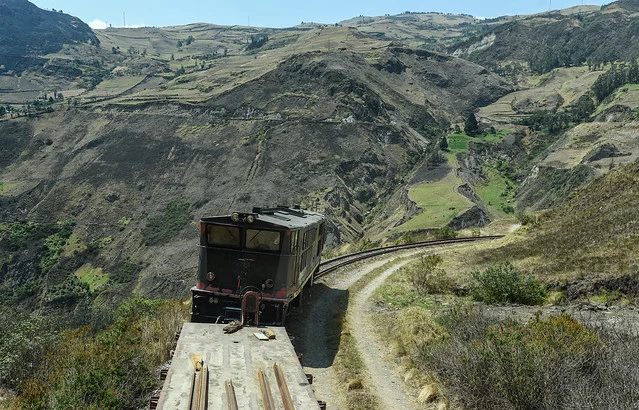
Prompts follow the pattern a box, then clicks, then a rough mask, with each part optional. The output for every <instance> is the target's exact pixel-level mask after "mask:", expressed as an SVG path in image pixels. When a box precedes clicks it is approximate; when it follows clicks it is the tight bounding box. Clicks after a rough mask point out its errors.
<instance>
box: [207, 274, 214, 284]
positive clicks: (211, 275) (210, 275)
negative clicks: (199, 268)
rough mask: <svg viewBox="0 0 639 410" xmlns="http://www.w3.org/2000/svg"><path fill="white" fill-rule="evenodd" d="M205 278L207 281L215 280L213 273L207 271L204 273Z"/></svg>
mask: <svg viewBox="0 0 639 410" xmlns="http://www.w3.org/2000/svg"><path fill="white" fill-rule="evenodd" d="M206 280H208V281H209V282H213V281H214V280H215V273H213V272H209V273H207V274H206Z"/></svg>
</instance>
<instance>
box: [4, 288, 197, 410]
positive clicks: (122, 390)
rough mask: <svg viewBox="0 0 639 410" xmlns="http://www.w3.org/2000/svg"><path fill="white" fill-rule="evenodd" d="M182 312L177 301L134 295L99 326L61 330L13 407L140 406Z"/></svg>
mask: <svg viewBox="0 0 639 410" xmlns="http://www.w3.org/2000/svg"><path fill="white" fill-rule="evenodd" d="M185 310H186V309H185V305H184V304H183V303H181V302H180V301H166V300H148V299H144V298H134V299H131V300H128V301H125V302H124V303H122V304H121V305H120V307H119V308H118V309H117V310H116V312H115V314H114V318H115V323H113V324H112V325H111V326H109V327H107V328H106V329H104V330H100V331H99V330H97V329H92V328H91V327H89V326H87V327H83V328H79V329H75V330H67V331H64V332H63V333H62V334H61V335H60V338H59V341H58V343H57V345H56V346H55V349H50V350H49V351H48V353H47V354H44V355H41V358H40V359H41V360H39V361H38V362H36V363H38V364H39V366H37V367H36V368H35V370H34V369H33V368H29V370H28V375H29V376H31V377H29V378H28V379H26V380H24V382H23V383H21V384H20V386H19V390H20V393H21V394H20V395H19V396H18V398H17V400H16V408H38V409H40V408H42V409H44V408H55V409H67V408H69V409H71V408H73V409H80V408H82V409H107V408H108V409H113V408H118V409H121V408H126V409H135V408H141V407H142V406H143V405H144V401H145V400H146V398H147V397H148V395H149V394H150V393H151V391H152V390H153V389H155V388H157V387H158V386H157V382H156V377H155V374H154V371H155V368H156V367H157V366H159V365H161V364H162V363H164V362H165V361H166V360H167V359H168V355H169V349H170V347H171V344H172V341H173V335H174V332H175V331H176V330H178V329H179V327H180V326H181V325H182V323H183V322H184V316H185V313H186V312H185Z"/></svg>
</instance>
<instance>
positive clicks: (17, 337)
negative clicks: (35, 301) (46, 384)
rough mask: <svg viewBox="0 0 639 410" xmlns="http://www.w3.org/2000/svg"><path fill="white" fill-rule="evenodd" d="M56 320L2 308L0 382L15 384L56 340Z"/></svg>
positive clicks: (0, 320) (20, 380) (1, 383)
mask: <svg viewBox="0 0 639 410" xmlns="http://www.w3.org/2000/svg"><path fill="white" fill-rule="evenodd" d="M54 322H55V321H53V320H51V318H45V317H42V316H35V315H30V316H29V315H24V314H20V313H17V312H15V311H12V310H9V309H7V310H4V309H3V310H2V311H0V385H4V386H7V387H10V388H16V387H17V386H18V385H19V384H20V383H21V382H23V381H24V380H26V379H27V378H28V377H29V376H30V374H31V372H32V371H33V368H34V367H36V366H37V365H38V363H39V362H40V361H41V359H42V355H43V354H44V352H45V351H47V349H49V348H50V347H52V346H53V344H54V343H55V341H56V337H57V334H56V331H55V323H54Z"/></svg>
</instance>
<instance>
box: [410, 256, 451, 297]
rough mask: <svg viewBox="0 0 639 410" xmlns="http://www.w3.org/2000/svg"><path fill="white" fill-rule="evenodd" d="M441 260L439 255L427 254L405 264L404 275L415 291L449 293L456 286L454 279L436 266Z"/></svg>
mask: <svg viewBox="0 0 639 410" xmlns="http://www.w3.org/2000/svg"><path fill="white" fill-rule="evenodd" d="M441 262H442V257H441V256H439V255H428V256H425V257H423V258H421V259H420V260H419V261H418V262H417V263H415V264H412V265H410V266H407V272H406V276H407V277H408V280H409V281H410V282H411V283H412V285H413V288H414V289H415V290H416V291H417V292H419V293H422V294H426V293H449V292H452V291H453V290H454V289H455V288H456V287H457V284H456V283H455V281H454V280H453V279H452V278H451V277H449V276H448V275H447V274H446V272H445V271H444V270H443V269H441V268H438V267H437V266H438V265H439V264H440V263H441Z"/></svg>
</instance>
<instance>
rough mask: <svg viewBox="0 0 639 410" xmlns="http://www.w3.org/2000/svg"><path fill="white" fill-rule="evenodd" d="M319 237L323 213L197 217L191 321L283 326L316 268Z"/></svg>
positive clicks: (320, 244)
mask: <svg viewBox="0 0 639 410" xmlns="http://www.w3.org/2000/svg"><path fill="white" fill-rule="evenodd" d="M324 237H325V220H324V217H323V215H321V214H318V213H315V212H310V211H305V210H301V209H294V208H286V207H276V208H265V209H262V208H254V209H253V212H251V213H238V212H234V213H232V214H231V215H226V216H214V217H208V218H202V219H201V221H200V243H199V247H200V260H199V269H198V281H197V285H196V286H195V287H193V288H192V289H191V293H192V296H193V303H192V310H191V321H192V322H206V323H227V322H229V321H232V320H238V321H240V322H242V323H245V322H246V324H254V325H257V324H268V325H280V326H281V325H284V322H285V320H286V314H287V312H288V309H289V306H290V304H291V302H293V301H294V300H295V299H296V298H298V297H299V295H300V293H301V292H302V290H303V289H304V287H305V286H309V285H311V284H312V281H313V275H314V274H315V273H316V272H317V270H318V269H319V263H320V256H321V253H322V248H323V245H324Z"/></svg>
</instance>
